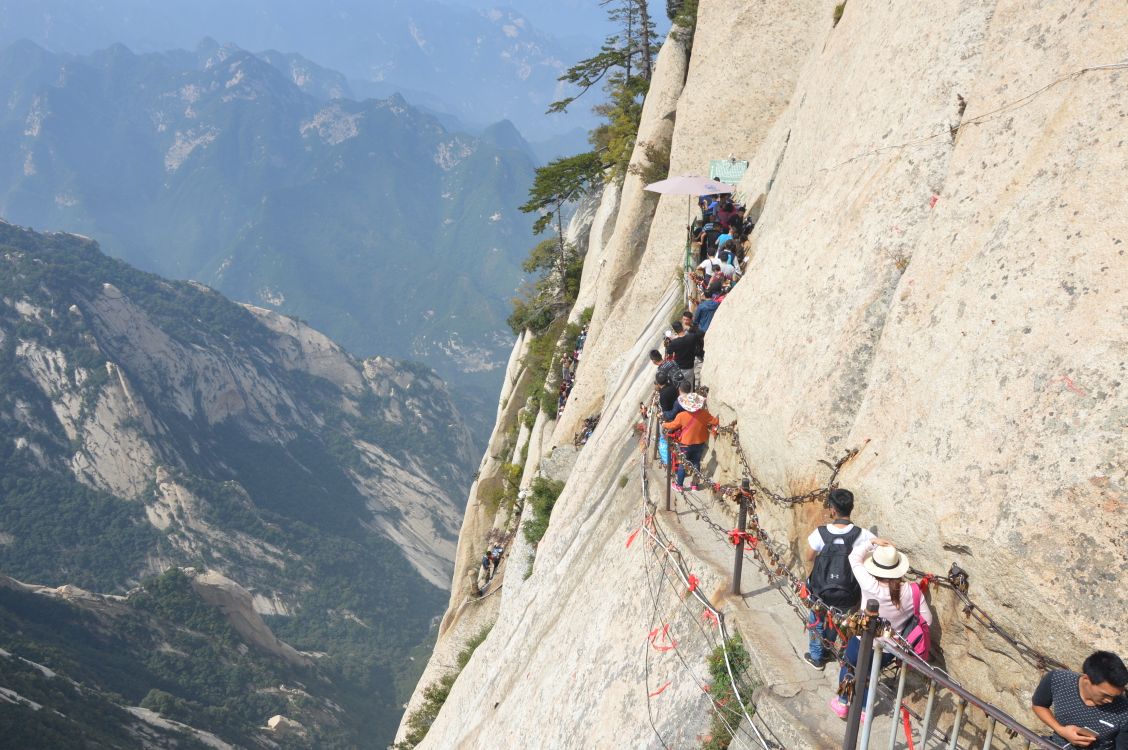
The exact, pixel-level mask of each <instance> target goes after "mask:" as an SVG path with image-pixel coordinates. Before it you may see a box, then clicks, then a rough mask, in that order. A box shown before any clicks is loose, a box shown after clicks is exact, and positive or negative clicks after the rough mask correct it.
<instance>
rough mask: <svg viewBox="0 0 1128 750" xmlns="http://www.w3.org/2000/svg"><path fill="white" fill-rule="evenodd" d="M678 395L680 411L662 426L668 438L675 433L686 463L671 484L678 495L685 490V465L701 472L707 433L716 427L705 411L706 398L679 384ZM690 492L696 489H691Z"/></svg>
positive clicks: (695, 487) (707, 437)
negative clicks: (679, 391) (688, 464)
mask: <svg viewBox="0 0 1128 750" xmlns="http://www.w3.org/2000/svg"><path fill="white" fill-rule="evenodd" d="M681 392H682V393H681V395H680V396H678V405H679V406H681V408H682V411H680V412H678V415H677V416H676V417H674V419H673V420H672V421H670V422H664V423H663V424H662V426H663V427H664V428H666V429H667V430H669V431H671V436H673V435H674V434H675V433H674V432H673V431H677V432H676V435H677V437H676V438H673V437H672V438H671V439H676V440H677V441H678V442H679V443H681V445H682V450H683V451H684V453H685V462H680V463H679V464H678V476H677V479H676V480H675V482H674V489H675V490H677V491H678V492H682V491H683V490H684V485H685V463H686V462H688V463H691V464H693V467H694V468H695V469H697V470H700V469H701V458H702V457H703V456H704V455H705V447H706V446H707V445H708V444H709V432H710V431H711V429H712V428H714V427H716V426H717V424H718V422H719V420H718V419H717V418H716V417H714V416H713V415H712V414H710V413H709V410H708V409H706V408H705V397H704V396H702V395H701V394H699V393H694V392H693V390H692V387H691V386H690V385H689V383H682V385H681ZM690 489H694V490H695V489H697V485H696V484H695V485H693V486H692V487H691V488H690Z"/></svg>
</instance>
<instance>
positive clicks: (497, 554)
mask: <svg viewBox="0 0 1128 750" xmlns="http://www.w3.org/2000/svg"><path fill="white" fill-rule="evenodd" d="M503 554H505V547H502V546H501V545H500V544H494V545H493V546H492V547H490V565H492V566H493V571H492V572H491V573H490V577H491V578H492V577H493V576H495V575H497V566H498V565H501V556H502V555H503Z"/></svg>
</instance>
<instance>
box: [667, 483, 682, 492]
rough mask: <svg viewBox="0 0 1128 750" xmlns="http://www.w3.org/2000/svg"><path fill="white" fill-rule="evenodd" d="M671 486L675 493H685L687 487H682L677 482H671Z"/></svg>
mask: <svg viewBox="0 0 1128 750" xmlns="http://www.w3.org/2000/svg"><path fill="white" fill-rule="evenodd" d="M670 486H671V487H673V489H674V492H685V487H682V486H681V485H680V484H678V483H677V482H670Z"/></svg>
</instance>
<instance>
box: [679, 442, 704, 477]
mask: <svg viewBox="0 0 1128 750" xmlns="http://www.w3.org/2000/svg"><path fill="white" fill-rule="evenodd" d="M705 446H706V443H698V444H697V445H683V446H682V450H683V451H684V452H685V461H682V462H680V463H678V484H680V485H683V486H684V485H685V464H686V462H689V463H691V464H693V468H695V469H697V470H700V469H701V457H702V456H704V455H705Z"/></svg>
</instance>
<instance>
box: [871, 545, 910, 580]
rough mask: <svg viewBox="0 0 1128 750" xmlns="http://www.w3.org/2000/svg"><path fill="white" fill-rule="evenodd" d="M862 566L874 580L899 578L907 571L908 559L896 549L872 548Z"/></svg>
mask: <svg viewBox="0 0 1128 750" xmlns="http://www.w3.org/2000/svg"><path fill="white" fill-rule="evenodd" d="M863 565H864V566H865V568H866V570H868V571H869V572H870V575H872V576H874V577H875V578H900V577H901V576H903V575H905V573H907V572H908V571H909V558H908V557H906V556H905V555H903V554H901V553H900V552H898V551H897V548H896V547H874V550H873V555H871V556H870V557H868V558H866V561H865V562H864V563H863Z"/></svg>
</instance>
